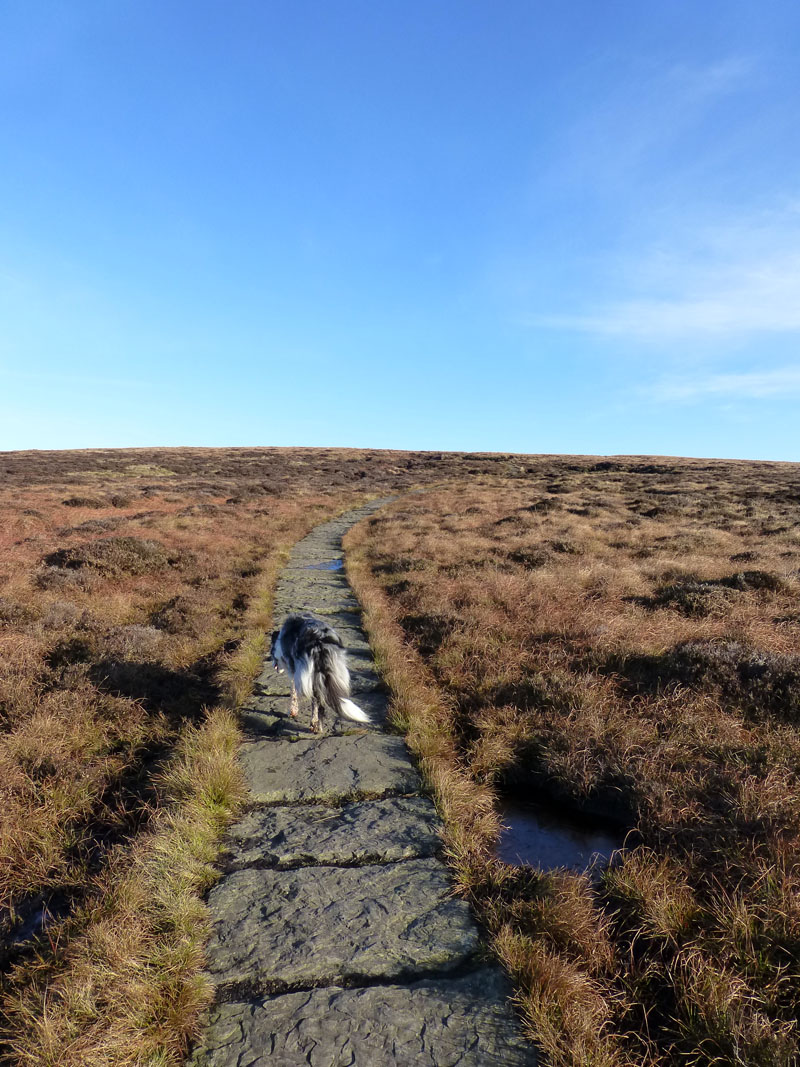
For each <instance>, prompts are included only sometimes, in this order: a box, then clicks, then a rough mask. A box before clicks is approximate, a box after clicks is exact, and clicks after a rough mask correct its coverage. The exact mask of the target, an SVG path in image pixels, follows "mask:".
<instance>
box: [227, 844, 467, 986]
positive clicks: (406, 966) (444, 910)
mask: <svg viewBox="0 0 800 1067" xmlns="http://www.w3.org/2000/svg"><path fill="white" fill-rule="evenodd" d="M209 906H210V908H211V912H212V915H213V916H214V927H213V932H212V936H211V940H210V942H209V945H208V949H207V956H208V961H209V970H210V972H211V975H212V977H213V978H214V979H215V980H216V981H217V983H218V984H220V985H223V986H224V987H226V989H231V988H239V987H241V988H245V989H248V990H252V991H254V992H258V991H261V992H263V991H268V992H274V991H276V990H277V989H282V988H286V987H292V986H295V987H296V986H312V985H332V984H336V983H340V982H371V981H375V980H376V979H380V980H385V981H393V980H398V979H401V978H405V977H406V976H408V975H409V974H410V975H412V977H419V976H421V975H423V974H425V973H426V972H428V973H430V972H440V973H441V972H446V971H452V970H454V969H455V968H457V967H461V966H463V965H464V964H465V963H466V962H467V961H469V960H470V958H471V957H472V956H474V954H475V953H476V952H477V949H478V945H479V939H478V932H477V929H476V927H475V924H474V922H473V920H472V918H471V916H470V913H469V908H468V906H467V904H466V903H465V902H464V901H463V900H459V899H457V898H455V897H454V896H453V893H452V888H451V885H450V881H449V879H448V877H447V873H446V871H445V868H444V866H443V865H442V864H441V863H440V862H439V861H438V860H436V859H419V860H407V861H405V862H403V863H390V864H385V865H380V864H379V865H369V866H365V867H301V868H299V869H298V870H290V871H273V870H254V869H252V868H251V869H247V870H242V871H234V872H232V873H231V874H229V875H227V876H226V877H225V878H223V880H222V881H221V882H219V883H218V884H217V885H216V886H215V887H214V888H213V889H212V890H211V894H210V897H209Z"/></svg>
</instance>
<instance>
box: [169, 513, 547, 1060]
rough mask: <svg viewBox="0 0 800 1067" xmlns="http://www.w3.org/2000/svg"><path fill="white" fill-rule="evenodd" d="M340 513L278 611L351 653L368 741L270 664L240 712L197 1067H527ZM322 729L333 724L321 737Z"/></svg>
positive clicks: (300, 562) (526, 1049)
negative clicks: (235, 784) (386, 725)
mask: <svg viewBox="0 0 800 1067" xmlns="http://www.w3.org/2000/svg"><path fill="white" fill-rule="evenodd" d="M381 503H382V502H380V501H379V502H376V503H374V504H372V505H370V506H368V507H365V508H361V509H359V510H357V511H352V512H349V513H348V514H346V515H343V516H341V517H340V518H338V519H335V520H334V521H333V522H328V523H325V524H324V525H323V526H319V527H317V528H316V529H315V530H314V531H312V533H311V534H309V536H308V537H306V538H305V539H304V540H303V541H300V542H299V543H298V544H297V545H295V547H294V550H293V552H292V555H291V558H290V560H289V564H288V566H287V568H286V570H285V571H284V573H283V575H282V577H281V579H280V581H279V583H278V588H277V592H276V601H275V617H276V619H278V620H280V619H282V618H283V617H284V616H285V615H286V614H288V613H289V612H290V611H298V610H303V609H307V610H311V611H313V612H315V613H316V614H319V615H321V616H322V617H324V618H325V619H327V620H328V621H329V622H330V623H331V624H332V625H333V626H334V627H335V628H336V630H337V631H338V632H339V634H340V635H341V637H342V639H343V641H344V643H345V645H346V646H347V650H348V661H349V664H350V672H351V678H352V681H353V696H354V699H355V700H356V703H358V704H359V705H360V706H361V707H363V708H364V710H365V711H367V712H368V713H369V714H370V716H371V717H372V719H373V723H374V725H373V727H372V728H370V729H364V728H358V729H353V728H352V727H353V724H351V723H340V724H339V725H338V727H337V729H336V731H335V732H331V733H329V734H328V735H326V736H323V737H317V736H315V735H313V734H312V733H311V731H310V710H309V708H308V707H307V706H301V710H300V716H299V718H298V719H294V720H293V719H291V718H289V715H288V709H289V688H288V682H287V680H286V677H285V675H277V674H275V673H274V671H273V670H272V667H271V665H270V664H266V665H265V669H264V672H263V673H262V675H261V677H260V678H259V679H258V682H257V684H256V686H255V692H254V696H253V699H252V701H251V704H250V706H249V707H248V708H247V710H246V711H245V713H244V726H245V731H246V736H247V740H246V743H245V745H244V747H243V751H242V756H241V759H242V762H243V764H244V768H245V771H246V775H247V779H248V782H249V785H250V800H249V805H248V810H247V812H246V814H245V815H244V817H243V818H242V819H241V820H240V821H239V822H238V823H237V824H236V825H235V826H233V827H232V828H231V830H230V833H229V835H228V841H227V857H226V866H225V870H226V873H225V876H224V877H223V878H222V880H221V881H220V882H219V883H218V884H217V885H216V886H215V887H214V888H213V889H212V891H211V894H210V897H209V905H210V908H211V912H212V916H213V919H214V932H213V936H212V939H211V942H210V944H209V947H208V960H209V969H210V973H211V976H212V978H213V981H214V983H215V986H216V990H217V996H216V1003H215V1006H214V1008H213V1009H212V1011H211V1012H210V1014H209V1018H208V1020H207V1025H206V1028H205V1030H204V1033H203V1035H202V1038H201V1041H200V1042H199V1044H198V1046H197V1047H196V1048H195V1050H194V1053H193V1055H192V1056H191V1058H190V1060H189V1064H190V1065H191V1067H252V1065H255V1064H261V1063H264V1064H266V1063H268V1064H270V1065H275V1067H294V1065H300V1064H310V1065H311V1067H349V1065H355V1067H390V1065H392V1067H394V1065H398V1067H406V1065H408V1067H412V1065H414V1067H416V1065H420V1067H456V1065H458V1067H522V1065H526V1067H529V1065H532V1064H534V1063H535V1062H536V1061H535V1056H534V1053H533V1050H532V1048H531V1046H530V1044H529V1043H528V1042H526V1041H525V1040H524V1039H523V1038H522V1036H521V1032H520V1027H519V1023H518V1021H517V1019H516V1016H515V1015H514V1013H513V1011H512V1010H511V1008H510V1006H509V1003H508V997H509V995H510V992H511V991H510V988H509V986H508V983H507V981H506V979H505V978H504V976H503V975H502V973H501V972H500V970H499V969H498V968H497V967H495V966H493V965H492V964H491V963H489V962H488V960H487V956H486V953H485V950H484V949H483V948H482V946H481V943H480V939H479V935H478V931H477V929H476V927H475V924H474V922H473V921H472V918H471V916H470V913H469V909H468V907H467V905H466V904H465V903H464V901H462V900H460V899H458V898H457V897H455V896H454V895H453V893H452V891H451V887H450V882H449V879H448V875H447V870H446V868H445V866H444V864H443V863H442V862H441V860H440V859H439V858H438V856H437V850H438V848H439V844H440V838H439V822H438V818H437V815H436V812H435V809H434V807H433V804H432V803H431V801H430V800H429V799H428V797H427V796H426V795H425V792H424V789H423V786H422V782H421V780H420V778H419V776H418V774H417V772H416V770H415V769H414V767H413V765H412V763H411V761H410V759H409V756H408V753H407V751H406V748H405V744H404V742H403V740H402V738H400V737H395V736H392V735H390V734H386V733H384V732H382V730H381V723H382V722H383V719H384V717H385V713H386V703H387V699H386V693H385V690H384V686H383V684H382V683H381V681H380V679H379V677H378V675H377V674H376V672H375V668H374V664H373V661H372V656H371V654H370V650H369V645H368V644H367V641H366V638H365V636H364V633H363V631H362V629H361V624H360V614H359V609H358V604H357V602H356V600H355V597H354V596H353V593H352V591H351V590H350V587H349V585H348V583H347V580H346V578H345V576H344V573H343V570H342V569H341V565H342V547H341V546H342V535H343V534H344V533H345V531H346V530H347V529H349V527H350V526H351V525H352V524H353V523H355V522H357V521H358V520H359V519H361V518H363V517H364V516H366V515H368V514H369V513H370V512H371V511H374V510H375V509H376V508H378V507H379V506H380V504H381ZM330 725H331V724H330V721H329V719H328V722H327V726H328V728H329V729H330Z"/></svg>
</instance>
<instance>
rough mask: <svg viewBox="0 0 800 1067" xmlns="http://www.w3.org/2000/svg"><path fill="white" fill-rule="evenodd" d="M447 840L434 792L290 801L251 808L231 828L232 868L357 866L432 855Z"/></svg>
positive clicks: (230, 866)
mask: <svg viewBox="0 0 800 1067" xmlns="http://www.w3.org/2000/svg"><path fill="white" fill-rule="evenodd" d="M440 845H441V838H440V836H439V817H438V815H437V814H436V809H435V808H434V806H433V804H432V803H431V801H430V800H429V799H428V797H388V798H386V799H384V800H367V801H360V802H359V803H356V804H345V805H344V807H340V808H329V807H325V806H323V805H319V804H315V805H294V804H292V805H290V806H289V807H273V808H258V809H256V810H255V811H249V812H248V813H247V814H246V815H245V817H244V818H243V819H240V820H239V822H237V823H236V824H235V825H234V826H233V827H232V828H231V830H230V832H229V833H228V838H227V847H226V852H227V856H228V867H229V869H230V870H241V869H243V868H245V867H253V866H260V867H298V866H303V865H312V864H328V865H332V864H338V865H340V866H353V865H355V864H365V863H392V862H396V861H397V860H403V859H419V858H420V857H423V856H432V855H434V853H435V852H436V851H437V849H438V848H439V847H440Z"/></svg>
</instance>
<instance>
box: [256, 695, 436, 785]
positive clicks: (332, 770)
mask: <svg viewBox="0 0 800 1067" xmlns="http://www.w3.org/2000/svg"><path fill="white" fill-rule="evenodd" d="M301 714H302V712H301ZM306 729H307V727H306ZM240 759H241V762H242V765H243V767H244V771H245V775H246V777H247V782H248V785H249V787H250V800H251V802H252V803H254V804H276V803H284V804H294V803H297V802H298V801H305V802H308V801H311V802H323V803H334V804H340V803H343V802H345V801H348V800H358V799H360V798H361V797H373V798H377V797H381V796H389V795H392V794H400V793H419V792H422V781H421V779H420V777H419V774H418V773H417V772H416V770H415V769H414V768H413V766H412V765H411V761H410V759H409V756H408V752H407V750H406V746H405V742H404V741H403V739H402V738H401V737H393V736H391V735H389V734H379V733H373V732H367V731H365V732H363V733H361V734H360V735H355V734H350V733H348V734H344V735H342V736H335V735H329V736H327V737H321V738H319V737H315V736H314V735H311V739H308V740H306V739H305V738H302V739H298V740H296V741H294V742H290V741H286V740H285V739H284V740H272V739H269V740H263V741H255V742H253V743H252V744H248V745H245V746H244V747H243V748H242V752H241V755H240Z"/></svg>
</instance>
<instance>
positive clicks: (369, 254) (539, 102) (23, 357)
mask: <svg viewBox="0 0 800 1067" xmlns="http://www.w3.org/2000/svg"><path fill="white" fill-rule="evenodd" d="M798 55H800V6H798V5H797V3H796V2H795V0H785V2H784V0H781V2H774V0H761V2H758V3H756V2H755V0H752V2H747V3H743V2H739V0H724V2H720V0H703V3H697V0H667V2H665V3H660V4H649V3H643V2H642V0H617V2H615V0H603V2H598V0H564V2H563V3H559V4H554V3H544V2H534V0H525V2H522V0H502V2H500V3H490V2H488V0H485V2H480V3H479V2H475V0H438V2H437V0H424V2H423V0H403V2H395V0H377V2H376V0H370V2H366V0H365V2H361V0H358V2H357V0H317V2H316V3H311V2H308V0H285V2H284V0H280V2H273V0H227V2H226V3H220V2H219V0H215V2H210V0H192V2H191V3H190V2H188V0H173V2H166V3H165V2H163V0H158V2H154V0H114V2H113V3H107V2H104V0H93V2H86V0H70V3H64V2H63V0H58V2H42V0H5V2H4V3H3V5H2V9H0V144H2V146H3V147H2V166H0V372H1V373H2V379H1V380H2V383H3V388H2V395H0V448H5V449H14V448H76V447H91V446H136V445H140V446H144V445H359V446H374V447H394V448H432V449H465V450H491V451H516V452H550V453H565V452H569V453H593V454H612V453H637V454H668V455H699V456H734V457H745V458H764V459H790V460H800V417H798V414H799V413H800V352H798V340H799V339H800V136H799V135H798V115H800V63H798V61H797V57H798Z"/></svg>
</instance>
